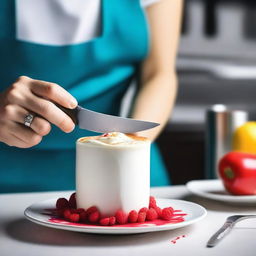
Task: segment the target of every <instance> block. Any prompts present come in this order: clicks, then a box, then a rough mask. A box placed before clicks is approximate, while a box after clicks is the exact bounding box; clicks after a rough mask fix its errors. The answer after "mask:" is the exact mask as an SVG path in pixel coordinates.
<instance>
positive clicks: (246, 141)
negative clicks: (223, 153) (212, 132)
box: [232, 122, 256, 154]
mask: <svg viewBox="0 0 256 256" xmlns="http://www.w3.org/2000/svg"><path fill="white" fill-rule="evenodd" d="M232 144H233V145H232V148H233V150H234V151H240V152H244V153H251V154H256V122H246V123H245V124H243V125H242V126H240V127H238V128H237V129H236V130H235V132H234V135H233V141H232Z"/></svg>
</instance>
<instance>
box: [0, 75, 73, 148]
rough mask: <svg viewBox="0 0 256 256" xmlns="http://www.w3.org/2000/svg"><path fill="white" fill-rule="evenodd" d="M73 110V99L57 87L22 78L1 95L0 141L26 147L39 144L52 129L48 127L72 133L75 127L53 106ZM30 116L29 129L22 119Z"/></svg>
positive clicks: (52, 84) (65, 115)
mask: <svg viewBox="0 0 256 256" xmlns="http://www.w3.org/2000/svg"><path fill="white" fill-rule="evenodd" d="M53 102H54V103H57V104H59V105H61V106H63V107H66V108H71V109H72V108H75V107H76V106H77V101H76V99H75V98H74V97H73V96H72V95H71V94H69V93H68V92H67V91H66V90H64V89H63V88H62V87H60V86H59V85H57V84H54V83H50V82H44V81H39V80H34V79H31V78H29V77H26V76H21V77H19V78H18V79H17V81H16V82H14V83H13V84H12V85H11V86H10V87H9V88H8V89H7V90H6V91H5V92H3V93H1V94H0V141H1V142H4V143H6V144H8V145H9V146H16V147H19V148H29V147H32V146H35V145H37V144H39V143H40V142H41V140H42V137H43V136H45V135H47V134H48V133H49V132H50V130H51V124H54V125H56V126H57V127H59V128H60V129H61V130H62V131H64V132H71V131H72V130H73V129H74V127H75V124H74V123H73V121H72V120H71V118H70V117H69V116H68V115H67V114H65V113H64V112H63V111H62V110H61V109H60V108H58V107H57V106H56V105H55V104H54V103H53ZM28 114H33V116H34V119H33V121H32V123H31V126H30V127H26V126H25V125H24V118H25V116H26V115H28Z"/></svg>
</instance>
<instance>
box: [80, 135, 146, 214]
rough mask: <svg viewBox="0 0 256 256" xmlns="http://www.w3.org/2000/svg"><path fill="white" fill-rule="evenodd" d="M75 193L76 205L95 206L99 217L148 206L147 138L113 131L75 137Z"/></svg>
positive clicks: (85, 207)
mask: <svg viewBox="0 0 256 256" xmlns="http://www.w3.org/2000/svg"><path fill="white" fill-rule="evenodd" d="M76 193H77V194H76V198H77V206H78V208H84V209H87V208H89V207H91V206H97V207H98V208H99V210H100V212H101V214H102V215H103V216H113V215H114V214H115V212H116V211H117V210H123V211H125V212H126V213H129V212H130V211H131V210H137V211H138V210H139V209H141V208H142V207H148V204H149V193H150V141H149V140H148V139H146V138H144V137H138V136H134V135H125V134H122V133H117V132H113V133H108V134H105V135H101V136H94V137H84V138H80V139H78V141H77V144H76Z"/></svg>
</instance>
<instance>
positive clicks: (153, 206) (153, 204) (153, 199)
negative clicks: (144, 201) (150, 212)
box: [148, 196, 157, 208]
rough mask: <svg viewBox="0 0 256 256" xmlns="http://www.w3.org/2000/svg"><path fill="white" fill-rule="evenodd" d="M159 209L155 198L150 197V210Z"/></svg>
mask: <svg viewBox="0 0 256 256" xmlns="http://www.w3.org/2000/svg"><path fill="white" fill-rule="evenodd" d="M155 207H157V205H156V199H155V198H154V197H153V196H150V197H149V207H148V208H155Z"/></svg>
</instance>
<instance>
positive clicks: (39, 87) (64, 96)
mask: <svg viewBox="0 0 256 256" xmlns="http://www.w3.org/2000/svg"><path fill="white" fill-rule="evenodd" d="M30 85H31V87H30V88H31V91H32V92H33V93H34V94H36V95H38V96H40V97H43V98H46V99H49V100H50V101H53V102H55V103H57V104H59V105H61V106H63V107H66V108H71V109H73V108H75V107H76V106H77V101H76V99H75V98H74V97H73V96H72V95H71V94H70V93H68V92H67V91H66V90H65V89H63V88H62V87H61V86H59V85H58V84H55V83H50V82H45V81H40V80H31V83H30Z"/></svg>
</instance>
